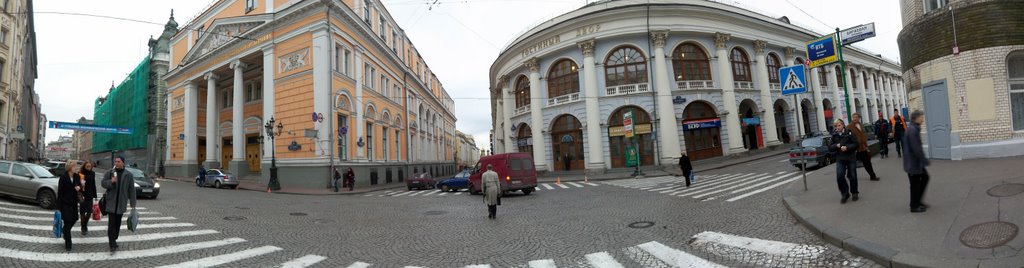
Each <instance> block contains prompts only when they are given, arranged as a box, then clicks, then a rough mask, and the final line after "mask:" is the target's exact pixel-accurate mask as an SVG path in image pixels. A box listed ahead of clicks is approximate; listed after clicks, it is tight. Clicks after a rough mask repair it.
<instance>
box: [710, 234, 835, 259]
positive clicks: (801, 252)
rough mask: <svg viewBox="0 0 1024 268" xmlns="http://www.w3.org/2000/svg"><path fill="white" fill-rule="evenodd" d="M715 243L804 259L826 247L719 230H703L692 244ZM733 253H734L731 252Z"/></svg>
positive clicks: (813, 257)
mask: <svg viewBox="0 0 1024 268" xmlns="http://www.w3.org/2000/svg"><path fill="white" fill-rule="evenodd" d="M708 243H715V244H721V245H727V246H731V247H736V248H742V249H747V250H753V251H757V252H762V253H765V254H769V255H774V256H779V257H800V258H801V259H802V260H807V259H816V258H818V256H819V255H820V254H821V253H823V252H825V250H826V248H825V247H822V246H814V245H801V244H793V243H786V242H779V241H771V240H762V239H757V238H750V237H743V236H735V235H730V234H723V233H717V232H702V233H699V234H697V235H694V236H693V240H692V242H690V244H691V245H698V246H699V245H705V244H708ZM729 255H732V254H729Z"/></svg>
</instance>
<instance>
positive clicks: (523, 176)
mask: <svg viewBox="0 0 1024 268" xmlns="http://www.w3.org/2000/svg"><path fill="white" fill-rule="evenodd" d="M488 164H490V165H493V166H494V172H497V173H498V179H499V181H501V191H502V192H503V193H504V192H515V191H523V194H524V195H528V194H530V193H531V192H533V190H534V188H536V187H537V170H536V169H535V168H534V166H533V156H531V155H530V154H529V153H507V154H495V155H488V156H483V157H481V158H480V161H479V162H477V163H476V167H474V168H473V171H472V172H471V173H472V175H470V176H469V193H470V194H479V193H480V185H481V184H480V179H481V178H482V176H483V175H484V171H486V170H485V169H487V165H488Z"/></svg>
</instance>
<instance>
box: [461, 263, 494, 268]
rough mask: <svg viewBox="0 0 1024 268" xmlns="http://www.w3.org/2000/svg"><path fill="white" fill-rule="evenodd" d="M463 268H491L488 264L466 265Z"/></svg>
mask: <svg viewBox="0 0 1024 268" xmlns="http://www.w3.org/2000/svg"><path fill="white" fill-rule="evenodd" d="M465 268H491V265H490V264H474V265H466V266H465Z"/></svg>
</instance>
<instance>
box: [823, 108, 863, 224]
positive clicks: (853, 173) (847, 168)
mask: <svg viewBox="0 0 1024 268" xmlns="http://www.w3.org/2000/svg"><path fill="white" fill-rule="evenodd" d="M832 127H833V129H834V131H833V132H832V141H833V144H832V146H831V147H829V150H831V151H832V152H834V153H835V155H836V183H837V184H838V185H839V193H840V194H842V196H843V199H842V200H840V202H841V203H843V204H846V200H847V199H849V198H850V194H851V193H852V194H853V201H857V200H858V199H860V197H859V196H858V195H859V194H860V191H859V190H857V148H858V146H859V145H860V143H859V142H857V139H856V138H855V137H854V136H853V134H852V133H850V131H848V130H846V127H845V126H843V120H842V119H836V120H835V122H834V123H832ZM847 179H849V184H847Z"/></svg>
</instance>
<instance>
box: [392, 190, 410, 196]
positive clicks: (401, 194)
mask: <svg viewBox="0 0 1024 268" xmlns="http://www.w3.org/2000/svg"><path fill="white" fill-rule="evenodd" d="M411 193H412V191H408V192H401V193H399V194H396V195H392V196H403V195H407V194H411Z"/></svg>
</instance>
